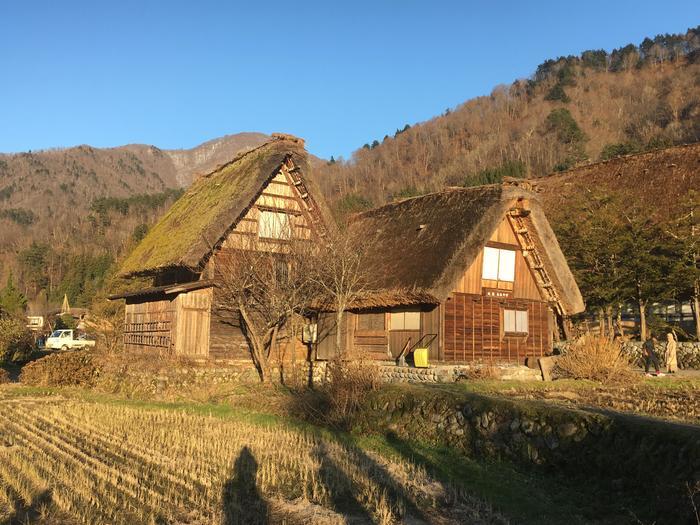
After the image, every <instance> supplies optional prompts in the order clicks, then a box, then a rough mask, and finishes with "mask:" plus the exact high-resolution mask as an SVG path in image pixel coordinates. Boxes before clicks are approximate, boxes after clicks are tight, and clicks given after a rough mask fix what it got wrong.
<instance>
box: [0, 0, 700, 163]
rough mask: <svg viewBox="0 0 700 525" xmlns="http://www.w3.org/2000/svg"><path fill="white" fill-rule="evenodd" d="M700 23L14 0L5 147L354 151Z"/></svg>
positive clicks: (672, 18) (594, 5)
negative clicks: (215, 141) (558, 70)
mask: <svg viewBox="0 0 700 525" xmlns="http://www.w3.org/2000/svg"><path fill="white" fill-rule="evenodd" d="M698 24H700V2H699V1H698V0H692V1H691V0H688V1H673V0H668V1H667V2H658V1H654V2H651V1H649V2H647V1H635V2H632V1H615V2H613V1H598V0H594V1H586V2H580V1H579V2H564V1H561V0H560V1H556V2H554V1H542V2H537V1H528V2H526V1H522V0H521V1H513V2H511V1H504V2H488V1H483V2H468V1H463V2H456V1H454V2H448V1H444V2H443V1H438V0H433V1H425V2H416V1H411V0H404V1H389V0H386V1H382V0H376V1H374V2H369V1H368V2H365V1H356V2H343V3H341V2H333V1H332V0H328V1H325V2H304V1H303V0H297V1H295V2H290V1H287V2H275V1H265V2H224V1H219V2H216V1H207V0H198V1H190V2H184V1H177V0H175V1H148V0H142V1H130V0H120V1H118V2H116V1H115V2H107V1H83V2H78V1H74V2H71V1H61V2H58V1H44V2H39V1H32V0H23V1H21V2H20V1H14V0H10V1H7V2H2V3H1V4H0V61H1V63H2V76H1V77H0V151H3V152H14V151H27V150H29V149H32V150H36V149H43V148H49V147H63V146H72V145H77V144H91V145H93V146H98V147H107V146H117V145H121V144H127V143H137V142H138V143H147V144H154V145H156V146H159V147H161V148H183V147H185V148H186V147H192V146H195V145H197V144H199V143H201V142H203V141H205V140H209V139H212V138H214V137H218V136H221V135H224V134H228V133H236V132H239V131H261V132H265V133H271V132H274V131H283V132H288V133H293V134H296V135H299V136H301V137H304V138H305V139H306V140H307V147H308V149H309V150H310V151H311V152H313V153H315V154H317V155H319V156H322V157H326V158H327V157H330V156H331V155H335V156H336V157H337V156H339V155H343V156H345V157H346V158H347V157H348V156H349V155H350V153H351V152H352V151H353V150H355V149H357V148H358V147H360V146H362V144H364V143H365V142H371V141H372V140H373V139H375V138H377V139H379V140H381V138H382V137H383V136H384V135H385V134H387V133H388V134H391V133H393V132H394V131H395V129H396V128H400V127H403V125H404V124H406V123H410V124H413V123H415V122H419V121H423V120H427V119H429V118H431V117H432V116H435V115H437V114H440V113H442V112H443V111H444V110H445V109H446V108H448V107H454V106H456V105H458V104H460V103H461V102H464V101H465V100H467V99H469V98H472V97H475V96H478V95H484V94H488V93H490V91H491V90H492V88H493V87H494V86H496V85H498V84H502V83H510V82H512V81H513V80H514V79H516V78H523V77H527V76H529V75H530V74H531V73H532V72H533V71H534V69H535V68H536V66H537V65H538V64H539V63H541V62H542V61H543V60H545V59H547V58H553V57H556V56H559V55H566V54H577V53H579V52H581V51H583V50H585V49H594V48H596V49H597V48H605V49H608V50H609V49H612V48H614V47H619V46H621V45H624V44H627V43H629V42H632V43H639V42H640V41H641V40H642V39H643V38H644V37H645V36H654V35H656V34H658V33H666V32H669V33H676V32H685V30H686V29H687V28H688V27H694V26H697V25H698Z"/></svg>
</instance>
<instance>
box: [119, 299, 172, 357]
mask: <svg viewBox="0 0 700 525" xmlns="http://www.w3.org/2000/svg"><path fill="white" fill-rule="evenodd" d="M131 301H133V302H131ZM131 301H130V300H127V303H126V307H125V316H124V347H125V348H126V349H127V350H153V351H156V352H163V353H170V352H171V351H172V346H173V337H172V328H173V323H174V319H175V308H174V305H173V304H172V301H170V300H168V299H165V298H163V299H160V300H151V301H143V300H141V301H135V300H131Z"/></svg>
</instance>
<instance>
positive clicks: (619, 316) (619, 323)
mask: <svg viewBox="0 0 700 525" xmlns="http://www.w3.org/2000/svg"><path fill="white" fill-rule="evenodd" d="M617 329H618V330H619V331H620V337H625V329H624V328H623V326H622V305H621V304H618V305H617Z"/></svg>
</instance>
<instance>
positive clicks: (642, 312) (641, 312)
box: [639, 298, 647, 341]
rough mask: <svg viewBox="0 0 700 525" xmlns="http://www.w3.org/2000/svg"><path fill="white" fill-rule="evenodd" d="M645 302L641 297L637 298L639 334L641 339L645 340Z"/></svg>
mask: <svg viewBox="0 0 700 525" xmlns="http://www.w3.org/2000/svg"><path fill="white" fill-rule="evenodd" d="M646 310H647V303H646V301H644V300H643V299H642V298H640V299H639V335H640V337H641V338H642V341H646V340H647V312H646Z"/></svg>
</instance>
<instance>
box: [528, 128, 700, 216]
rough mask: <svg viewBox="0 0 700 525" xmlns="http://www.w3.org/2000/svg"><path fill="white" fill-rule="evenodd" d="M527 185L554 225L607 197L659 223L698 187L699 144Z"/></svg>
mask: <svg viewBox="0 0 700 525" xmlns="http://www.w3.org/2000/svg"><path fill="white" fill-rule="evenodd" d="M530 182H531V183H532V185H533V187H534V189H535V191H536V192H537V193H538V194H539V198H540V200H541V202H542V204H543V205H544V206H545V209H546V210H547V214H548V215H549V216H550V218H552V222H558V221H555V220H554V218H555V217H558V216H563V215H565V214H566V213H567V212H568V210H569V209H570V208H571V205H572V203H574V204H577V203H585V202H588V200H589V199H590V198H591V197H592V196H600V195H605V194H607V195H615V196H618V197H619V198H620V199H624V201H625V202H627V203H629V204H630V205H632V206H644V207H646V209H647V211H648V213H649V214H650V215H651V217H652V218H654V219H656V220H660V221H661V222H663V221H665V220H666V219H667V218H668V217H667V215H668V209H669V208H671V209H672V208H673V207H674V206H677V205H678V203H679V202H681V201H683V200H684V199H685V198H686V197H687V196H688V193H689V192H690V191H691V190H697V189H698V188H700V142H697V143H694V144H687V145H683V146H673V147H670V148H665V149H658V150H653V151H647V152H644V153H637V154H635V155H625V156H623V157H616V158H613V159H610V160H606V161H602V162H596V163H592V164H587V165H584V166H579V167H576V168H572V169H570V170H568V171H564V172H561V173H554V174H551V175H546V176H543V177H538V178H534V179H531V180H530Z"/></svg>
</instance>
